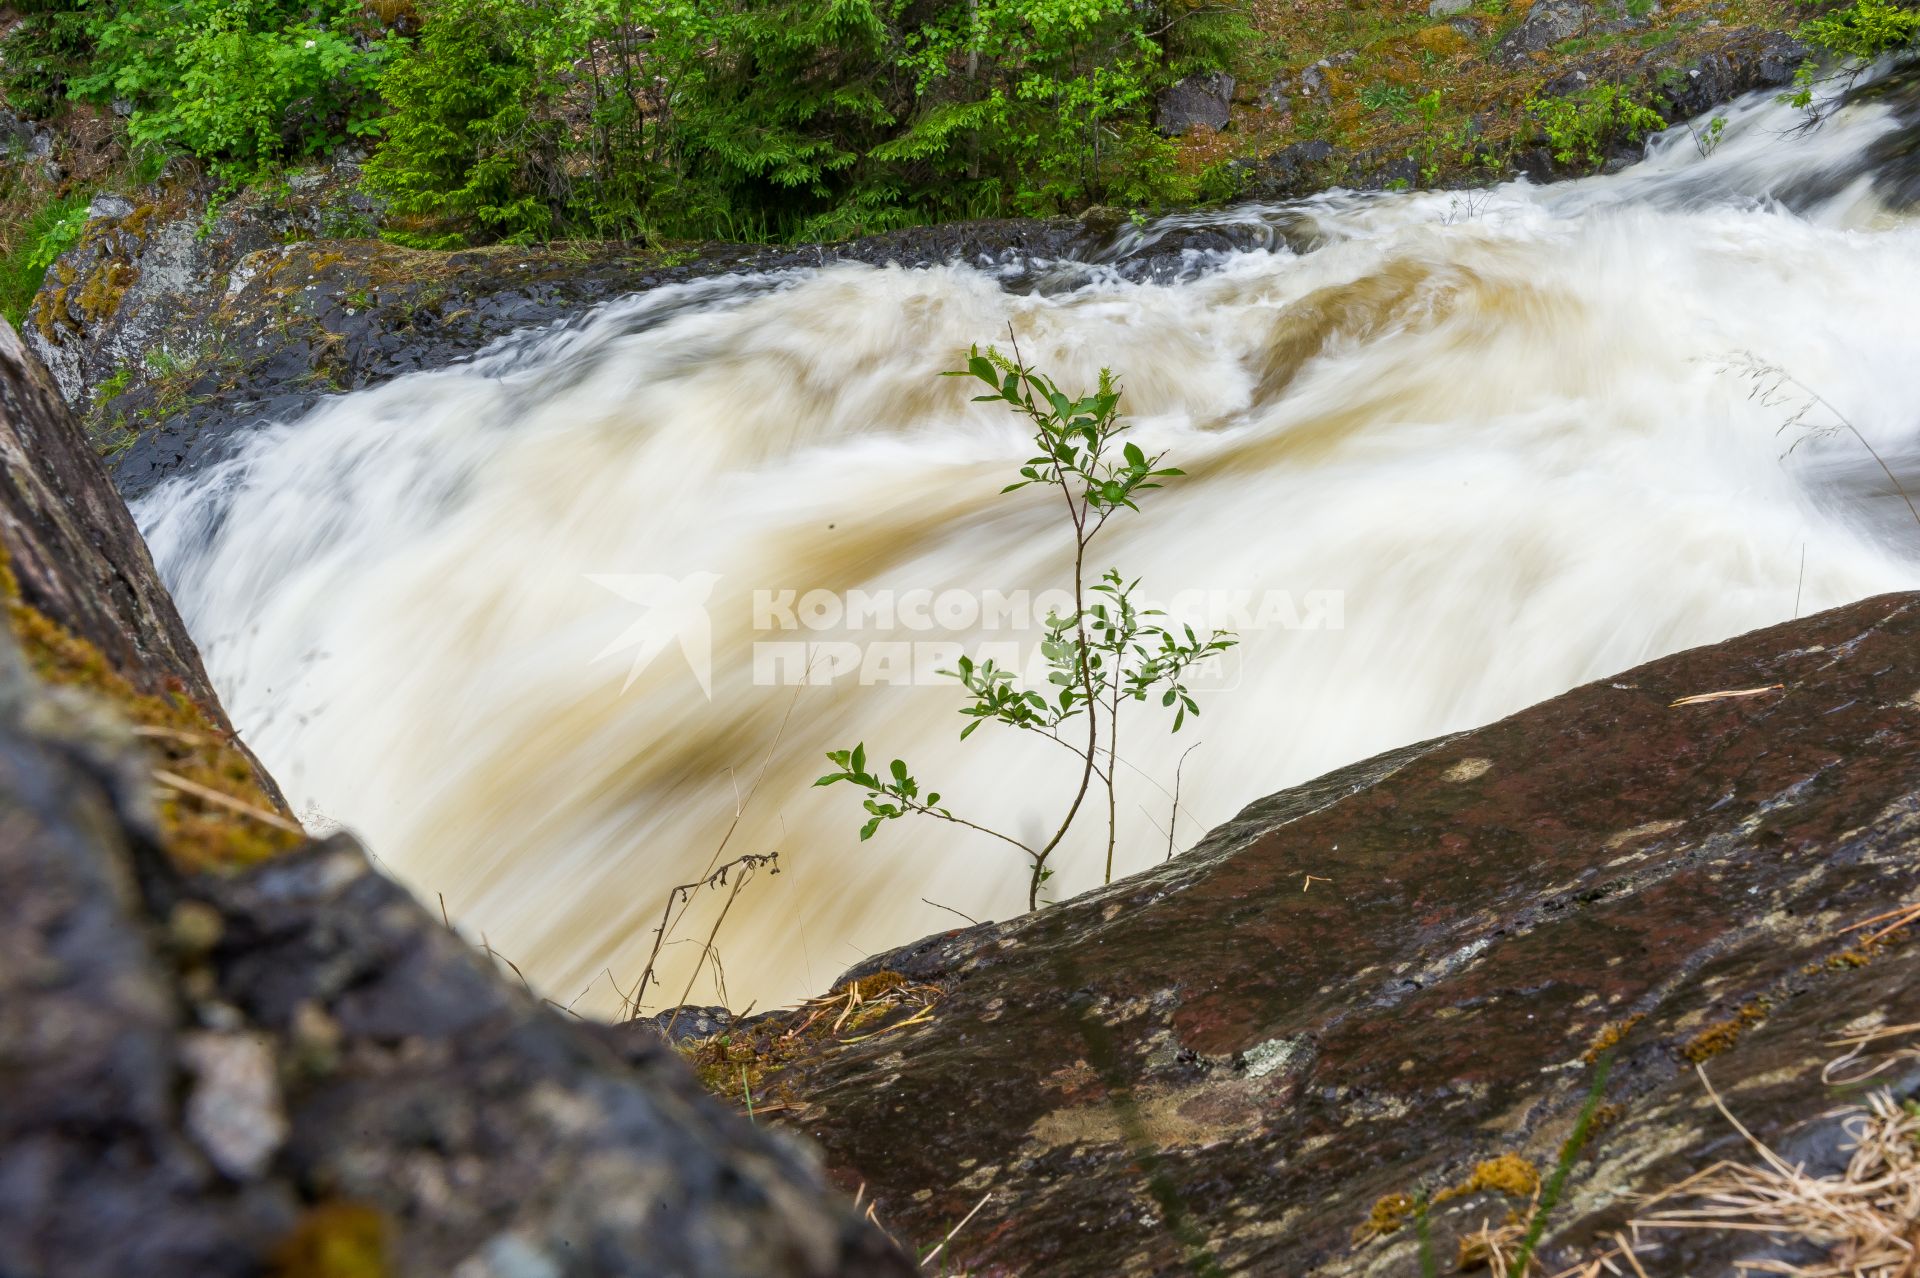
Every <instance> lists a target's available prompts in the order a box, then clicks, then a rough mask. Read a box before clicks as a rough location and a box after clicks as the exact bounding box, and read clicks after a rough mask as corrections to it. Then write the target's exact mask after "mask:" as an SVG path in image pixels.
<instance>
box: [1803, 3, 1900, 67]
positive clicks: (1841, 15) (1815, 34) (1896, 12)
mask: <svg viewBox="0 0 1920 1278" xmlns="http://www.w3.org/2000/svg"><path fill="white" fill-rule="evenodd" d="M1916 37H1920V11H1916V10H1914V9H1912V8H1909V7H1908V6H1906V5H1903V4H1897V3H1895V2H1894V0H1848V3H1846V4H1842V5H1840V6H1838V7H1837V8H1831V9H1828V10H1827V11H1826V12H1824V13H1820V14H1817V15H1816V16H1814V17H1813V18H1810V19H1808V20H1807V21H1806V22H1805V23H1803V24H1802V25H1801V27H1800V38H1801V39H1802V40H1804V41H1806V42H1807V43H1808V44H1810V45H1812V46H1814V47H1815V48H1817V49H1821V50H1824V51H1825V52H1827V53H1830V54H1832V55H1833V56H1835V57H1840V58H1862V59H1868V58H1877V57H1880V56H1882V55H1883V54H1888V53H1893V52H1895V51H1897V50H1900V49H1904V48H1906V47H1907V46H1909V45H1911V44H1912V43H1913V42H1914V39H1915V38H1916Z"/></svg>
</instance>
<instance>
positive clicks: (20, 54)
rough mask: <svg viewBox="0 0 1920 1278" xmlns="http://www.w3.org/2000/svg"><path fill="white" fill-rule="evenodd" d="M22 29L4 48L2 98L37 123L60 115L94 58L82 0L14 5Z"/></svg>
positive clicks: (0, 50) (26, 0)
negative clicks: (75, 81)
mask: <svg viewBox="0 0 1920 1278" xmlns="http://www.w3.org/2000/svg"><path fill="white" fill-rule="evenodd" d="M14 7H15V8H16V9H17V10H18V11H19V12H20V15H21V20H20V24H19V25H18V26H16V27H15V28H14V29H13V30H12V32H10V33H9V34H8V36H7V39H6V42H5V44H4V45H0V98H4V99H5V101H6V103H7V105H9V106H11V107H12V108H13V109H14V110H16V111H19V112H20V113H22V114H23V115H26V116H29V117H31V118H33V119H41V120H44V119H47V118H49V117H51V116H53V115H54V114H56V113H57V112H58V111H59V109H60V107H61V105H62V104H63V103H65V101H66V99H67V86H68V84H69V82H71V81H72V79H73V78H74V77H75V76H76V75H79V74H81V73H82V72H83V71H84V70H85V68H86V66H87V63H88V61H89V59H90V58H91V57H92V56H93V39H92V37H91V36H90V35H89V34H88V29H87V15H86V14H85V13H84V12H83V11H82V10H81V3H80V0H16V3H15V6H14Z"/></svg>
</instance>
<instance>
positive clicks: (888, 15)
mask: <svg viewBox="0 0 1920 1278" xmlns="http://www.w3.org/2000/svg"><path fill="white" fill-rule="evenodd" d="M423 17H424V19H425V28H424V31H423V32H422V34H421V35H420V37H419V38H418V39H417V40H414V41H412V42H410V44H409V45H408V47H407V48H406V51H405V53H404V54H403V55H402V56H401V57H399V58H398V59H397V61H396V62H395V63H394V64H392V65H391V66H390V68H389V70H388V73H387V77H386V81H385V93H386V97H387V101H388V104H389V107H390V112H391V113H390V115H389V117H388V119H387V120H386V121H385V125H384V128H385V132H386V137H387V141H386V145H385V147H384V148H383V150H382V152H381V154H380V155H379V156H378V157H377V158H376V160H375V161H374V164H373V166H372V170H371V176H372V180H373V182H374V184H375V185H376V186H377V187H378V188H379V189H380V190H381V191H382V192H383V193H385V194H386V195H387V196H388V197H389V198H390V199H391V200H392V201H393V202H394V205H395V207H396V208H397V209H398V210H399V211H400V212H402V213H403V214H404V215H406V216H408V217H409V218H411V219H413V225H411V226H409V227H407V228H405V230H404V232H403V233H404V234H405V235H406V236H407V237H408V238H410V239H413V240H415V241H416V242H425V243H441V242H449V241H450V240H452V239H458V238H506V239H527V238H543V237H547V236H554V235H565V234H581V233H593V234H601V235H623V236H647V235H664V236H675V237H685V238H694V237H701V236H707V235H718V236H724V237H726V238H741V237H742V236H746V237H751V238H782V239H786V238H800V239H822V238H837V237H841V236H846V235H853V234H858V233H863V232H871V231H876V230H883V229H888V228H891V227H896V226H902V225H909V224H913V223H918V222H925V221H929V220H934V219H942V218H950V217H956V216H960V217H965V216H975V217H977V216H986V215H991V214H998V213H1005V212H1018V213H1027V214H1044V213H1052V212H1057V211H1060V210H1061V209H1065V208H1071V207H1077V206H1081V205H1085V204H1087V203H1091V202H1097V201H1107V202H1113V203H1123V204H1157V203H1161V202H1164V201H1167V200H1169V199H1173V198H1177V197H1179V196H1182V195H1184V194H1187V191H1186V188H1185V186H1184V185H1183V182H1182V179H1179V178H1177V177H1176V176H1175V174H1174V168H1173V166H1172V165H1171V164H1170V163H1168V160H1169V155H1170V152H1169V148H1168V144H1167V143H1166V142H1165V141H1164V140H1163V139H1161V138H1159V137H1158V136H1157V135H1156V134H1154V133H1153V131H1152V130H1151V129H1150V128H1149V127H1148V117H1149V115H1150V113H1151V107H1152V102H1153V98H1154V95H1155V94H1156V93H1157V92H1158V90H1159V89H1160V88H1161V87H1163V86H1164V85H1165V84H1167V83H1168V82H1170V80H1171V78H1172V77H1174V76H1175V75H1177V74H1182V73H1185V72H1187V71H1190V70H1194V69H1198V68H1201V67H1205V66H1217V65H1220V64H1221V63H1222V61H1223V59H1224V58H1225V56H1226V55H1227V53H1228V52H1229V51H1230V48H1231V45H1232V43H1233V41H1232V38H1231V37H1232V36H1233V35H1234V33H1236V32H1238V31H1241V30H1242V29H1243V27H1244V24H1243V22H1242V20H1241V19H1240V18H1239V17H1238V16H1237V15H1236V14H1234V13H1232V12H1230V11H1226V10H1219V9H1217V8H1216V7H1215V6H1211V5H1205V4H1203V3H1202V2H1201V0H1172V3H1171V4H1153V5H1139V4H1136V3H1134V0H719V2H718V3H715V2H714V0H552V2H551V3H547V4H543V5H538V6H529V5H526V4H524V3H521V2H520V0H437V2H436V3H431V4H428V5H427V6H426V7H425V9H424V11H423ZM1160 32H1164V33H1165V34H1156V33H1160ZM642 55H644V56H642Z"/></svg>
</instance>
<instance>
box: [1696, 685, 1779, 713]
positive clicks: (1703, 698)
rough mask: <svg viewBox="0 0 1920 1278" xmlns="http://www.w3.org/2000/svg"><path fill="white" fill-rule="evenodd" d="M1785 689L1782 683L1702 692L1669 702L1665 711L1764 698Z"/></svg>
mask: <svg viewBox="0 0 1920 1278" xmlns="http://www.w3.org/2000/svg"><path fill="white" fill-rule="evenodd" d="M1786 688H1787V685H1786V684H1784V683H1770V684H1768V685H1767V686H1766V687H1764V688H1735V689H1732V690H1730V691H1727V692H1702V693H1700V694H1698V695H1697V696H1692V697H1682V698H1680V699H1679V700H1678V701H1673V702H1669V703H1668V704H1667V709H1669V710H1671V709H1673V708H1674V707H1675V706H1697V705H1703V704H1705V703H1706V702H1709V701H1732V700H1735V699H1736V698H1739V697H1764V696H1766V695H1767V694H1768V693H1769V692H1785V691H1786Z"/></svg>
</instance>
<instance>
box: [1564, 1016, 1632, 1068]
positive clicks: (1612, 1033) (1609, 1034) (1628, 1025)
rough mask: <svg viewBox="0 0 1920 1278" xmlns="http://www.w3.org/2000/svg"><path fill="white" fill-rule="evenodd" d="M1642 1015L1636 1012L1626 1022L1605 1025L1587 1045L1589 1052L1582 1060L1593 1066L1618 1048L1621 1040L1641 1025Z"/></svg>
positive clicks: (1612, 1022)
mask: <svg viewBox="0 0 1920 1278" xmlns="http://www.w3.org/2000/svg"><path fill="white" fill-rule="evenodd" d="M1642 1015H1643V1013H1640V1012H1635V1013H1634V1014H1633V1015H1632V1016H1629V1017H1627V1018H1626V1019H1625V1020H1620V1021H1609V1022H1607V1023H1606V1024H1605V1025H1602V1026H1601V1027H1600V1032H1599V1033H1598V1034H1595V1035H1594V1036H1593V1042H1591V1043H1589V1044H1587V1050H1586V1052H1585V1053H1584V1054H1582V1056H1581V1057H1580V1059H1581V1060H1583V1061H1585V1062H1586V1063H1587V1064H1589V1065H1591V1064H1593V1063H1594V1062H1595V1061H1597V1060H1599V1059H1600V1058H1601V1057H1602V1056H1604V1055H1606V1054H1607V1053H1608V1052H1610V1051H1612V1050H1613V1049H1614V1048H1616V1047H1618V1046H1619V1045H1620V1040H1621V1039H1623V1038H1625V1037H1626V1036H1627V1034H1628V1033H1629V1032H1630V1031H1631V1030H1632V1029H1633V1027H1634V1026H1636V1025H1638V1024H1639V1023H1640V1018H1641V1016H1642Z"/></svg>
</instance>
